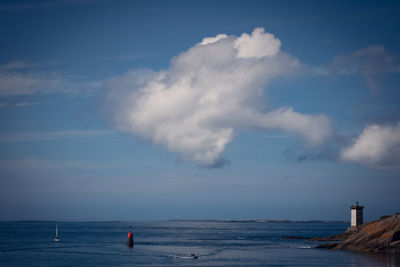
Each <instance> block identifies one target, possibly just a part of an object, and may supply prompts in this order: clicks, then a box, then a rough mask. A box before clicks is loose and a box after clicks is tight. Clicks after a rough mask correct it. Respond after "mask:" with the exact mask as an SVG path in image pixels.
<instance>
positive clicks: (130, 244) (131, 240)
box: [126, 232, 133, 248]
mask: <svg viewBox="0 0 400 267" xmlns="http://www.w3.org/2000/svg"><path fill="white" fill-rule="evenodd" d="M126 245H127V246H128V247H130V248H133V233H132V232H129V233H128V241H127V243H126Z"/></svg>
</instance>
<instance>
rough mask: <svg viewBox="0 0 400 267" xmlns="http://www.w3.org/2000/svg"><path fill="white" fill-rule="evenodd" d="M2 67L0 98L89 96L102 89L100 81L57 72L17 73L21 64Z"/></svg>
mask: <svg viewBox="0 0 400 267" xmlns="http://www.w3.org/2000/svg"><path fill="white" fill-rule="evenodd" d="M15 64H16V63H15V62H14V63H12V64H11V66H10V65H9V66H7V65H3V68H4V70H3V71H2V70H0V97H6V96H22V95H33V94H68V95H72V96H77V95H91V94H93V93H95V92H96V91H99V89H101V88H102V85H103V83H102V81H87V80H82V79H81V78H79V77H74V76H71V75H67V74H64V73H59V72H46V71H38V70H35V71H32V70H28V71H23V72H21V71H17V70H18V68H23V67H24V66H25V67H26V66H27V65H23V64H22V63H18V64H17V65H15Z"/></svg>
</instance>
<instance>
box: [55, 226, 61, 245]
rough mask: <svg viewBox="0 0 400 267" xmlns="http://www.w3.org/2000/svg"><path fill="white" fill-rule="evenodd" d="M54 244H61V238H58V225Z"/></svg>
mask: <svg viewBox="0 0 400 267" xmlns="http://www.w3.org/2000/svg"><path fill="white" fill-rule="evenodd" d="M54 242H60V238H59V237H58V224H56V238H54Z"/></svg>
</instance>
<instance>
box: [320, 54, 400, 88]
mask: <svg viewBox="0 0 400 267" xmlns="http://www.w3.org/2000/svg"><path fill="white" fill-rule="evenodd" d="M319 71H320V73H323V74H329V73H331V74H334V75H359V76H361V77H363V79H364V80H365V82H366V83H367V85H368V87H369V88H370V89H371V90H372V91H376V90H379V89H380V88H381V84H382V81H383V75H384V74H388V73H400V60H399V59H398V57H397V56H396V55H395V54H393V53H390V52H388V51H386V49H385V48H384V46H368V47H366V48H363V49H358V50H355V51H354V52H352V53H351V54H347V55H338V56H336V57H335V58H334V59H333V61H332V62H331V63H330V64H329V66H328V67H327V69H326V70H321V69H320V70H319Z"/></svg>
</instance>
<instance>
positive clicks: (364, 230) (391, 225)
mask: <svg viewBox="0 0 400 267" xmlns="http://www.w3.org/2000/svg"><path fill="white" fill-rule="evenodd" d="M312 240H314V241H341V242H339V243H325V244H322V245H320V246H318V247H317V248H330V249H349V250H356V251H362V252H385V253H396V254H400V213H396V214H395V215H393V216H382V217H381V219H380V220H377V221H372V222H368V223H365V224H363V225H360V226H359V227H357V228H356V229H354V228H353V229H349V230H348V231H346V232H344V233H342V234H339V235H336V236H329V237H327V238H313V239H312Z"/></svg>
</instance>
